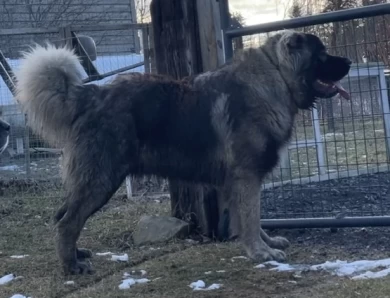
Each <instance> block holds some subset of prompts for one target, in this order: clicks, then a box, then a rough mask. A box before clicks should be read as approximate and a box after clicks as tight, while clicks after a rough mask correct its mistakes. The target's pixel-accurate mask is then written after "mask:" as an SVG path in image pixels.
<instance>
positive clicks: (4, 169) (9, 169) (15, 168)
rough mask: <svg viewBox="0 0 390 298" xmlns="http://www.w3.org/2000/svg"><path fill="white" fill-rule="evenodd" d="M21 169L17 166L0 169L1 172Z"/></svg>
mask: <svg viewBox="0 0 390 298" xmlns="http://www.w3.org/2000/svg"><path fill="white" fill-rule="evenodd" d="M18 169H19V167H18V166H17V165H10V166H3V167H0V171H16V170H18Z"/></svg>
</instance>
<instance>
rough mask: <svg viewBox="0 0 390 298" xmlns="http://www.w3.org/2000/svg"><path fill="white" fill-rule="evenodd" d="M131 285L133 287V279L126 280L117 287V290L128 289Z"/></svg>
mask: <svg viewBox="0 0 390 298" xmlns="http://www.w3.org/2000/svg"><path fill="white" fill-rule="evenodd" d="M133 285H135V280H134V279H133V278H126V279H124V280H123V281H122V283H121V284H120V285H119V289H121V290H125V289H130V287H131V286H133Z"/></svg>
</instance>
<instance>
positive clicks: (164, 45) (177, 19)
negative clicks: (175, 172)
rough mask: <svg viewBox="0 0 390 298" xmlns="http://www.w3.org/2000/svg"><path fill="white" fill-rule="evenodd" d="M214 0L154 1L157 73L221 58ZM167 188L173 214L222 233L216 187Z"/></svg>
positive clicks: (179, 73) (195, 68)
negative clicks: (206, 15)
mask: <svg viewBox="0 0 390 298" xmlns="http://www.w3.org/2000/svg"><path fill="white" fill-rule="evenodd" d="M216 3H217V2H216V1H210V0H169V1H167V0H153V1H152V3H151V18H152V26H153V35H154V47H155V50H154V53H155V59H156V69H157V72H158V73H160V74H165V75H170V76H172V77H174V78H176V79H180V78H183V77H185V76H188V75H194V74H198V73H200V72H202V71H206V70H209V69H212V68H215V67H217V66H218V65H219V64H221V63H222V62H223V58H222V56H221V55H222V39H221V37H220V36H218V35H220V34H221V32H220V31H221V30H220V27H218V26H219V15H218V13H216V10H215V5H217V4H216ZM198 9H199V11H201V10H202V11H201V12H200V14H199V15H200V17H199V18H200V20H201V24H199V23H200V22H198V20H199V18H198V13H197V10H198ZM205 14H209V17H210V18H212V21H210V20H209V23H207V20H208V18H207V17H205ZM210 22H214V23H210ZM202 58H203V59H202ZM169 191H170V195H171V210H172V216H175V217H177V218H180V219H183V220H186V221H189V222H190V223H191V224H192V227H193V228H194V229H196V230H197V231H198V232H199V233H201V234H203V235H206V236H208V237H218V238H220V236H221V235H220V234H221V233H220V232H219V231H218V228H220V229H221V227H226V224H224V223H223V222H222V223H221V220H224V219H226V216H224V217H223V214H224V213H226V211H225V209H226V208H224V207H223V205H224V204H223V202H221V199H220V195H219V194H218V192H217V191H216V189H214V188H210V187H207V188H206V187H204V186H201V185H193V184H191V185H190V184H188V183H182V182H180V181H176V180H172V179H170V180H169ZM221 214H222V216H221ZM220 219H221V220H220ZM225 230H226V229H225Z"/></svg>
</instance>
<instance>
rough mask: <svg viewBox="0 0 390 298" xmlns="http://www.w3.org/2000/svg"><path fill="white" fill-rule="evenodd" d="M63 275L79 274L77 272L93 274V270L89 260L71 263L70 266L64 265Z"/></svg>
mask: <svg viewBox="0 0 390 298" xmlns="http://www.w3.org/2000/svg"><path fill="white" fill-rule="evenodd" d="M64 273H65V275H79V274H93V273H94V271H93V269H92V266H91V263H90V262H80V261H77V262H76V263H74V264H72V265H71V266H66V267H65V268H64Z"/></svg>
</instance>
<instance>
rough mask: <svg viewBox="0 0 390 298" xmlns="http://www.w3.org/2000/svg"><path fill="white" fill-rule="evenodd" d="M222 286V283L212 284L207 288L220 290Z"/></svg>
mask: <svg viewBox="0 0 390 298" xmlns="http://www.w3.org/2000/svg"><path fill="white" fill-rule="evenodd" d="M220 287H222V284H212V285H210V286H208V287H207V288H206V289H205V290H206V291H207V290H218V289H219V288H220Z"/></svg>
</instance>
